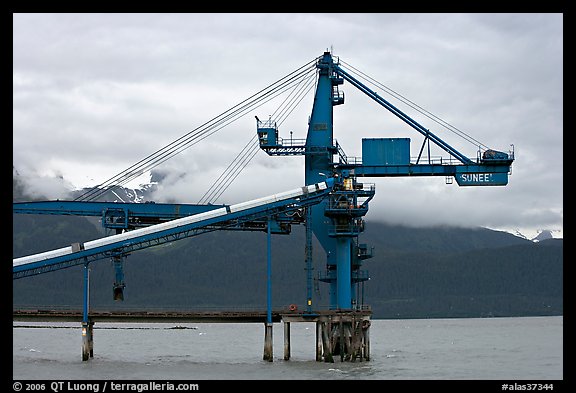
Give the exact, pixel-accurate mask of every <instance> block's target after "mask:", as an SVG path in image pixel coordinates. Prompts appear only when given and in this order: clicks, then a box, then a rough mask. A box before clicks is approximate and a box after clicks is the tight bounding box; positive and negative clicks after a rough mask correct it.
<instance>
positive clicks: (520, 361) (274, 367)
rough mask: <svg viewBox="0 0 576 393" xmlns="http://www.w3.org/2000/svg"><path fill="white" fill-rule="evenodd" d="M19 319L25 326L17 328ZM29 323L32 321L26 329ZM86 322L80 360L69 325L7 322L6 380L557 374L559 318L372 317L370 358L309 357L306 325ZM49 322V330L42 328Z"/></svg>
mask: <svg viewBox="0 0 576 393" xmlns="http://www.w3.org/2000/svg"><path fill="white" fill-rule="evenodd" d="M26 326H28V327H26ZM29 326H35V327H34V328H33V327H29ZM174 326H175V324H173V323H147V324H144V323H96V324H95V325H94V357H93V358H92V359H90V360H89V361H86V362H83V361H82V358H81V353H82V349H81V348H82V338H81V331H80V324H79V323H55V322H51V323H40V322H37V323H28V322H14V324H13V355H12V361H13V379H14V380H24V379H27V380H35V379H38V380H54V379H58V380H188V381H190V380H294V379H300V380H302V379H304V380H312V379H314V380H328V379H330V380H334V379H352V380H358V379H370V380H402V379H404V380H408V379H410V380H454V379H457V380H464V379H467V380H469V379H475V380H479V379H481V380H531V381H534V380H562V379H563V317H562V316H558V317H526V318H482V319H476V318H469V319H415V320H372V326H371V328H370V347H371V351H370V354H371V359H370V361H362V362H360V361H357V362H340V358H339V357H337V356H336V357H335V362H334V363H324V362H316V361H315V324H314V323H292V324H291V359H290V360H289V361H285V360H283V356H284V330H283V325H282V324H281V323H275V324H274V330H273V343H274V347H273V351H274V361H273V362H267V361H264V360H263V359H262V356H263V350H264V324H260V323H245V324H242V323H197V324H195V323H185V324H182V325H181V326H183V327H187V328H188V329H171V328H173V327H174ZM48 327H59V328H48Z"/></svg>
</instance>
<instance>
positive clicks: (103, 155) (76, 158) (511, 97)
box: [13, 13, 564, 231]
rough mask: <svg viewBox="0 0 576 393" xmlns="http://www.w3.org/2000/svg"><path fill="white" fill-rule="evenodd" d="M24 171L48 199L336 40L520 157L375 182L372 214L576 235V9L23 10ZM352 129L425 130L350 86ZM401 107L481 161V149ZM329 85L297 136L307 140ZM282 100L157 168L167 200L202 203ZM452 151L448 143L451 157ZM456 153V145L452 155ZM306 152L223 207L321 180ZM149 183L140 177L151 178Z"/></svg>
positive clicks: (389, 80) (264, 166)
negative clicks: (569, 158)
mask: <svg viewBox="0 0 576 393" xmlns="http://www.w3.org/2000/svg"><path fill="white" fill-rule="evenodd" d="M13 22H14V24H13V164H14V167H15V169H16V170H17V171H18V173H19V174H20V175H21V177H22V178H23V179H25V181H26V183H27V185H28V186H29V191H30V192H31V193H36V194H42V195H46V196H47V197H48V198H62V197H64V196H65V193H66V192H67V191H69V190H71V189H75V188H81V187H85V186H94V185H96V184H99V183H102V182H104V181H106V180H107V179H109V178H111V177H113V176H115V175H116V174H118V173H120V172H121V171H123V170H125V169H126V168H129V167H130V166H131V165H133V164H135V163H137V162H138V161H140V160H142V159H143V158H145V157H146V156H148V155H149V154H151V153H153V152H155V151H157V150H158V149H161V148H162V147H164V146H167V145H168V144H170V143H171V142H173V141H175V140H177V139H178V138H180V137H181V136H183V135H185V134H187V133H188V132H190V131H192V130H194V129H196V128H197V127H199V126H201V125H202V124H204V123H205V122H207V121H208V120H210V119H212V118H214V117H215V116H217V115H219V114H221V113H223V112H225V111H226V110H228V109H229V108H231V107H233V106H235V105H236V104H238V103H240V102H241V101H243V100H245V99H246V98H248V97H250V96H251V95H253V94H255V93H257V92H258V91H260V90H261V89H263V88H265V87H267V86H269V85H271V84H272V83H274V82H276V81H277V80H279V79H280V78H282V77H284V76H286V75H288V74H289V73H291V72H293V71H295V70H297V69H298V68H299V67H301V66H303V65H305V64H307V63H308V62H310V61H312V60H313V59H314V58H316V57H318V56H320V55H321V54H322V53H323V52H324V51H325V50H327V49H328V50H331V51H332V53H333V54H334V55H335V56H337V57H338V58H339V59H340V60H341V61H343V62H345V63H346V64H349V65H350V66H353V67H355V68H356V69H357V70H359V71H361V72H363V73H365V74H366V75H368V76H370V77H371V78H373V79H374V80H376V81H378V82H379V83H380V84H382V85H384V86H386V87H388V88H390V89H392V90H394V91H395V92H397V93H399V94H401V95H402V96H404V97H406V98H407V99H409V100H410V101H412V102H414V103H416V104H417V105H419V106H420V107H422V108H424V109H425V110H427V111H429V112H431V113H432V114H434V115H435V116H437V117H439V118H441V119H443V120H444V121H446V122H448V123H449V124H451V125H452V126H454V127H456V128H457V129H459V130H461V131H463V132H465V133H466V134H468V135H470V136H471V137H473V138H474V139H476V140H478V141H479V142H481V143H482V144H484V145H487V146H489V147H490V148H493V149H496V150H501V151H504V152H508V151H509V150H511V149H512V145H513V149H514V152H515V161H514V164H513V166H512V174H511V176H510V177H509V184H508V185H507V186H505V187H459V186H458V185H457V184H456V183H455V182H454V183H453V184H446V182H445V179H444V178H443V177H419V178H397V179H393V178H365V179H363V181H364V182H372V183H375V184H376V196H375V198H374V199H373V200H372V202H371V203H370V212H369V213H368V215H367V217H366V220H367V222H370V221H371V220H385V221H388V222H393V223H402V224H408V225H436V224H448V225H460V226H484V227H489V228H493V229H506V230H510V229H514V228H519V229H521V230H523V231H536V230H538V229H551V230H556V231H562V230H563V56H564V54H563V15H562V14H538V13H534V14H531V13H528V14H525V13H519V14H475V13H473V14H456V13H450V14H358V13H355V14H306V13H302V14H301V13H296V14H14V15H13ZM341 90H343V91H344V94H345V97H346V102H345V104H344V105H340V106H337V107H335V113H334V136H335V138H336V139H337V140H338V142H339V144H340V145H341V146H342V147H343V149H344V150H345V152H346V154H347V155H348V156H361V155H362V152H361V143H362V142H361V141H362V138H386V137H405V138H410V139H411V154H412V155H413V156H415V155H417V154H418V151H419V149H420V145H421V143H422V136H421V135H420V134H418V133H417V132H416V131H414V130H413V129H411V128H408V127H407V126H406V125H405V124H404V123H402V122H401V121H400V120H399V119H398V118H396V117H395V116H394V115H392V114H391V113H390V112H388V111H387V110H385V109H384V108H382V107H380V106H379V105H378V104H376V103H375V102H374V101H371V100H370V99H369V98H368V97H366V96H365V95H363V94H362V93H361V92H359V91H358V90H356V89H355V88H354V87H353V86H352V85H351V84H349V83H345V84H344V85H343V86H341ZM381 94H382V95H383V96H384V97H385V98H386V99H389V100H390V101H391V102H392V103H393V104H395V105H397V106H398V107H399V108H400V109H402V110H403V111H406V113H408V114H409V115H410V116H413V117H414V118H415V119H416V120H417V121H419V122H420V123H421V124H422V125H424V126H425V127H426V128H429V129H430V130H431V131H432V132H434V133H435V134H436V135H438V136H439V137H440V138H442V139H443V140H445V141H446V142H448V143H449V144H450V145H452V146H454V147H455V148H456V149H457V150H459V151H460V152H461V153H463V154H465V155H466V156H468V157H476V152H477V150H478V149H477V147H476V146H474V145H472V144H470V143H468V142H466V141H464V140H463V139H461V138H460V137H458V136H457V135H455V134H454V133H452V132H450V131H449V130H447V129H446V128H444V127H441V126H439V125H438V124H437V123H435V122H432V121H431V120H430V119H428V118H426V117H422V116H421V115H420V114H418V113H417V112H414V111H412V109H410V108H409V107H406V106H402V105H403V104H401V103H400V102H399V101H395V99H394V98H392V97H390V96H386V95H385V94H384V93H381ZM312 100H313V95H312V91H311V92H310V93H309V94H308V95H307V96H305V97H304V99H303V100H302V101H301V103H300V104H299V106H298V107H297V108H296V109H295V110H294V111H293V112H292V113H291V115H290V116H289V117H288V118H287V119H286V120H285V122H283V123H282V125H281V127H280V134H281V136H283V137H290V131H292V132H293V137H294V138H305V137H306V131H307V120H308V116H309V114H310V110H311V108H312ZM279 104H280V102H278V101H270V102H269V103H267V104H265V105H263V106H261V107H258V108H255V109H254V110H252V111H250V112H248V113H247V114H246V115H245V116H244V117H242V118H240V119H238V120H237V121H235V122H234V123H232V124H230V125H229V126H227V127H224V128H222V129H221V130H219V131H218V132H216V133H214V134H213V135H211V136H210V137H208V138H206V139H204V140H203V141H201V142H199V143H197V144H194V145H193V146H190V147H189V148H188V149H186V150H184V151H183V152H181V153H180V154H178V155H176V156H174V157H173V158H171V159H170V160H167V161H166V162H164V163H162V164H161V165H159V166H158V167H157V168H155V170H156V171H159V172H161V173H162V174H163V175H164V176H165V177H164V180H163V181H162V184H161V187H159V190H158V192H157V194H156V195H155V200H156V201H158V202H162V201H170V202H181V203H196V202H198V201H199V200H200V198H201V197H202V196H203V195H204V193H205V192H206V191H207V190H208V189H209V187H210V186H211V185H212V184H213V183H214V182H215V180H216V179H217V178H218V176H220V174H221V173H222V172H223V171H224V169H225V168H226V167H227V166H228V165H229V164H230V163H231V162H232V160H233V159H234V158H235V157H236V155H237V154H238V153H239V152H240V151H241V150H242V148H243V147H244V146H245V145H246V144H247V143H248V142H249V141H250V140H251V138H252V137H253V136H254V135H255V132H256V121H255V119H254V116H258V117H259V118H260V119H267V118H268V116H269V115H270V114H272V113H273V112H274V111H275V110H276V109H277V108H278V106H279ZM440 153H441V152H440V151H439V152H438V154H440ZM444 155H445V154H444ZM303 163H304V161H303V158H302V157H270V156H268V155H266V154H265V153H264V152H262V151H259V152H258V153H257V154H256V155H255V156H254V158H253V159H252V160H251V162H250V164H249V165H248V166H247V167H246V168H245V169H244V171H243V172H242V173H241V174H240V175H239V176H238V178H237V179H236V180H235V181H234V183H232V185H231V186H230V187H229V188H228V189H226V191H225V192H224V193H223V194H222V195H221V197H220V199H219V200H217V201H216V202H217V203H230V204H231V203H238V202H241V201H244V200H248V199H252V198H257V197H260V196H265V195H269V194H274V193H277V192H281V191H285V190H289V189H292V188H296V187H299V186H301V185H303V177H304V176H303V172H304V171H303ZM149 178H150V177H149V175H148V176H147V175H144V176H142V177H140V178H138V179H136V180H135V181H134V182H132V185H134V184H135V183H141V182H146V181H148V180H149Z"/></svg>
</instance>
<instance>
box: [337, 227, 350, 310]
mask: <svg viewBox="0 0 576 393" xmlns="http://www.w3.org/2000/svg"><path fill="white" fill-rule="evenodd" d="M336 277H337V290H338V296H337V297H338V308H339V309H351V308H352V284H351V283H352V265H351V262H350V238H348V237H342V238H338V239H337V241H336Z"/></svg>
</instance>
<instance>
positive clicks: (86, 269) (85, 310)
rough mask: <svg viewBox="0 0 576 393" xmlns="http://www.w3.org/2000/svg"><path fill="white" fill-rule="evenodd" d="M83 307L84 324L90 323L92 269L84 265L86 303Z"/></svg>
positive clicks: (86, 264)
mask: <svg viewBox="0 0 576 393" xmlns="http://www.w3.org/2000/svg"><path fill="white" fill-rule="evenodd" d="M83 303H84V304H83V307H82V323H88V309H89V307H90V304H89V303H90V268H89V267H88V263H87V262H86V263H84V302H83Z"/></svg>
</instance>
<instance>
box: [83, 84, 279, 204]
mask: <svg viewBox="0 0 576 393" xmlns="http://www.w3.org/2000/svg"><path fill="white" fill-rule="evenodd" d="M287 83H290V80H288V81H285V82H283V84H281V85H280V86H279V87H276V88H274V89H271V90H269V91H266V92H265V93H263V94H261V97H257V98H256V99H253V100H252V102H250V103H248V104H245V105H244V106H242V107H240V108H239V109H236V110H234V111H232V112H231V113H228V114H227V115H226V116H223V115H224V114H226V112H224V113H223V114H222V115H220V116H218V117H216V118H214V119H212V120H210V121H209V122H207V123H205V125H206V124H208V126H207V127H205V129H203V130H202V128H201V127H202V126H201V127H198V128H197V129H196V130H194V131H197V130H200V131H197V132H195V133H193V132H194V131H192V132H190V133H188V134H187V135H190V134H192V136H188V138H187V139H184V141H183V142H180V143H179V144H175V142H176V141H175V142H172V144H170V145H168V146H167V147H165V148H163V149H160V150H158V151H157V152H156V153H155V154H153V155H150V156H149V157H148V158H147V159H146V160H142V161H141V162H144V164H147V166H144V165H141V166H140V167H136V169H132V168H134V167H135V165H134V166H133V167H131V168H129V170H130V171H129V170H126V171H124V172H125V173H124V174H123V173H120V174H119V175H116V176H115V177H114V178H112V179H111V180H115V179H119V180H118V181H117V183H116V185H114V186H110V187H109V188H113V187H116V186H118V185H122V184H125V183H126V182H127V181H129V180H132V179H133V178H135V177H137V176H140V175H141V174H143V173H144V172H145V171H146V170H149V169H151V168H152V167H154V166H156V165H158V164H160V163H162V162H164V161H166V160H167V159H169V158H171V157H173V156H174V155H176V154H178V153H180V152H181V151H183V150H184V149H186V148H188V147H190V146H191V145H192V144H195V143H197V142H199V141H201V140H203V139H205V138H206V137H208V136H210V135H212V134H213V133H215V132H216V131H218V130H219V129H221V128H223V127H224V126H226V125H228V124H230V123H232V122H233V121H235V120H237V119H238V118H239V117H237V118H236V119H234V118H232V117H233V116H234V115H236V114H237V113H242V111H246V110H247V109H249V105H254V103H255V102H257V101H258V100H261V99H263V98H265V97H266V96H267V95H270V94H272V93H274V92H275V91H277V90H278V89H279V88H283V87H285V86H286V84H287ZM288 85H289V84H288ZM265 90H266V89H264V90H262V91H265ZM262 91H261V92H260V93H262ZM254 96H256V95H254ZM254 96H252V97H254ZM245 101H246V100H245ZM239 105H240V104H238V105H236V107H238V106H239ZM234 108H235V107H233V108H232V109H234ZM230 111H231V109H230V110H228V111H227V112H230ZM219 117H220V119H218V118H219ZM231 118H232V120H230V119H231ZM215 119H217V120H215ZM226 121H228V122H227V123H225V122H226ZM210 122H213V124H210ZM222 123H225V124H222ZM219 125H220V127H219V128H216V127H217V126H219ZM215 128H216V129H215ZM183 138H184V137H181V138H180V139H179V140H182V139H183ZM177 141H178V140H177ZM171 145H174V146H175V147H172V148H171V149H169V150H168V147H169V146H171ZM159 153H162V154H159ZM154 155H156V157H154ZM111 180H109V181H108V182H106V183H103V184H107V185H109V184H111ZM106 191H107V188H104V187H102V185H100V186H97V187H96V188H95V189H93V190H92V193H91V194H92V195H91V198H92V199H95V198H96V197H98V196H100V195H102V194H104V193H105V192H106ZM87 194H90V192H88V193H87ZM94 194H97V195H94Z"/></svg>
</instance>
